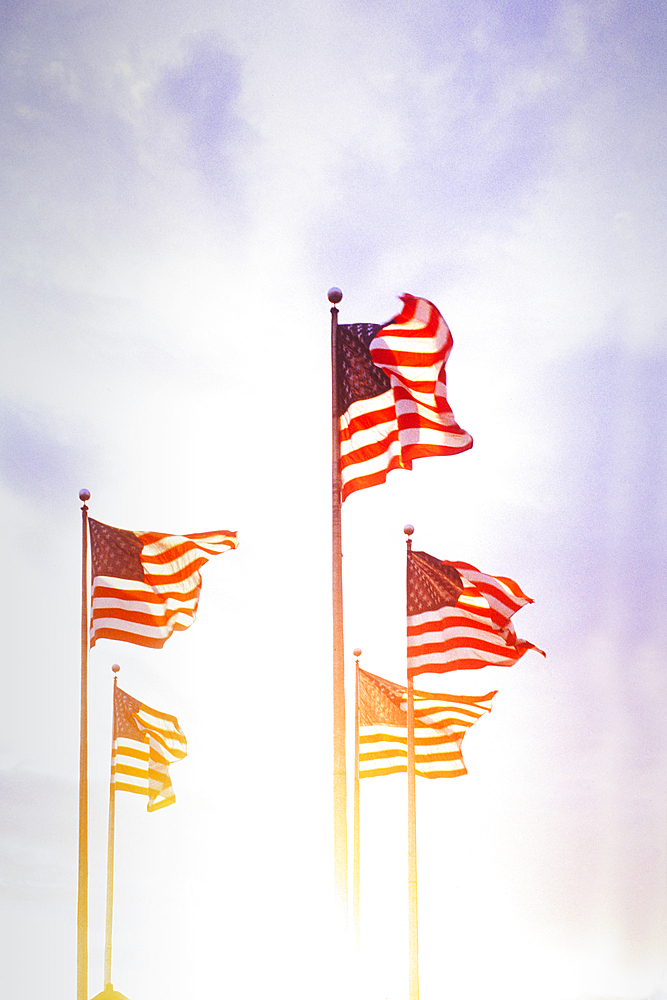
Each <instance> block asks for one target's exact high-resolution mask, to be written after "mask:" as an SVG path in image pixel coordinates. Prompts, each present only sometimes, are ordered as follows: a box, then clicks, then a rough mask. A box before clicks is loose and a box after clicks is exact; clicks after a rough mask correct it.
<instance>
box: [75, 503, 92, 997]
mask: <svg viewBox="0 0 667 1000" xmlns="http://www.w3.org/2000/svg"><path fill="white" fill-rule="evenodd" d="M79 500H82V501H83V503H82V506H81V722H80V730H79V885H78V897H77V938H76V997H77V1000H88V507H87V506H86V501H87V500H90V490H85V489H84V490H80V491H79Z"/></svg>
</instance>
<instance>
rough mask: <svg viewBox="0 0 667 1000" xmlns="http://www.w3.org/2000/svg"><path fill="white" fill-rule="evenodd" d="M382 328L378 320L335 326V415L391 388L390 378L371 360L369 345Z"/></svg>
mask: <svg viewBox="0 0 667 1000" xmlns="http://www.w3.org/2000/svg"><path fill="white" fill-rule="evenodd" d="M381 329H382V327H381V326H379V325H378V324H377V323H349V324H346V325H341V326H339V327H338V338H337V339H338V352H337V358H336V362H337V379H336V381H337V384H338V414H339V415H341V414H343V413H345V412H346V410H347V408H348V407H349V406H350V405H351V404H352V403H355V402H356V401H357V400H358V399H373V398H374V397H375V396H381V395H382V393H383V392H386V391H387V389H390V388H391V382H390V381H389V377H388V376H387V375H385V373H384V372H383V371H382V369H381V368H378V367H377V365H375V364H374V363H373V359H372V358H371V352H370V350H369V349H368V348H369V344H370V343H371V341H372V340H374V339H375V337H376V336H377V333H378V330H381Z"/></svg>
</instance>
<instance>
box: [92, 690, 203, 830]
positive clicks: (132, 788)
mask: <svg viewBox="0 0 667 1000" xmlns="http://www.w3.org/2000/svg"><path fill="white" fill-rule="evenodd" d="M186 753H187V743H186V741H185V736H184V735H183V731H182V729H181V727H180V726H179V724H178V719H176V718H175V717H174V716H173V715H165V713H164V712H156V711H155V709H154V708H149V707H148V705H143V704H142V703H141V702H140V701H137V699H136V698H132V697H130V695H129V694H127V693H126V692H125V691H122V690H121V689H120V688H119V687H115V689H114V732H113V753H112V763H111V782H112V786H113V788H114V789H116V790H117V791H121V792H136V793H137V794H139V795H147V796H148V806H147V808H148V811H149V812H154V811H155V810H156V809H162V808H163V806H170V805H171V804H172V802H175V801H176V797H175V795H174V789H173V788H172V787H171V778H170V777H169V765H170V764H173V763H174V761H176V760H182V759H183V757H185V756H186Z"/></svg>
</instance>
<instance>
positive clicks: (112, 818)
mask: <svg viewBox="0 0 667 1000" xmlns="http://www.w3.org/2000/svg"><path fill="white" fill-rule="evenodd" d="M111 669H112V670H113V675H114V676H113V709H112V715H111V769H110V773H109V833H108V837H107V911H106V927H105V934H104V989H105V990H109V991H111V990H112V986H111V927H112V923H113V870H114V844H115V830H116V781H115V775H114V749H115V745H116V688H117V687H118V671H119V670H120V666H119V665H118V664H117V663H114V665H113V666H112V668H111Z"/></svg>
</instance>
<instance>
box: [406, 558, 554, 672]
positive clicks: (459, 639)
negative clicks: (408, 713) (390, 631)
mask: <svg viewBox="0 0 667 1000" xmlns="http://www.w3.org/2000/svg"><path fill="white" fill-rule="evenodd" d="M454 575H455V576H456V577H457V578H458V580H459V581H460V590H459V592H458V594H457V596H456V599H455V600H453V601H452V599H451V595H448V594H446V593H439V590H440V591H444V588H445V584H444V583H443V580H444V581H447V582H449V585H450V586H452V584H451V582H450V581H452V580H454ZM454 582H455V581H454ZM529 603H532V602H531V598H530V597H526V595H525V594H524V593H523V592H522V590H521V588H520V587H519V585H518V584H517V583H515V582H514V580H510V579H509V578H508V577H494V576H489V575H488V574H486V573H481V572H480V571H479V570H478V569H476V568H475V567H474V566H471V565H470V564H469V563H464V562H444V561H441V560H439V559H436V558H435V557H434V556H431V555H429V554H428V553H427V552H413V551H412V550H411V549H409V550H408V593H407V605H408V606H407V617H408V627H407V634H408V676H410V677H413V676H415V675H416V674H424V673H430V674H433V673H446V672H447V671H449V670H476V669H479V668H480V667H485V666H496V667H511V666H512V665H513V664H514V663H516V662H517V660H518V659H520V657H522V656H523V654H524V653H525V652H526V651H527V650H529V649H535V650H536V651H537V652H538V653H542V655H543V656H544V653H543V651H542V650H541V649H537V647H536V646H533V644H532V643H530V642H527V641H526V640H525V639H519V638H517V635H516V632H515V630H514V625H513V624H512V621H511V616H512V615H513V614H514V612H515V611H518V610H519V608H522V607H524V605H526V604H529Z"/></svg>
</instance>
